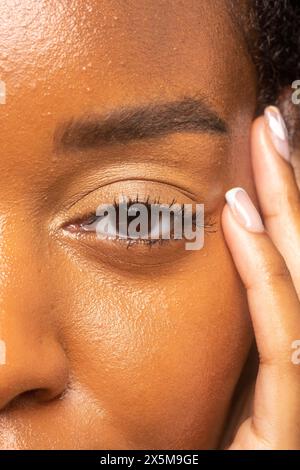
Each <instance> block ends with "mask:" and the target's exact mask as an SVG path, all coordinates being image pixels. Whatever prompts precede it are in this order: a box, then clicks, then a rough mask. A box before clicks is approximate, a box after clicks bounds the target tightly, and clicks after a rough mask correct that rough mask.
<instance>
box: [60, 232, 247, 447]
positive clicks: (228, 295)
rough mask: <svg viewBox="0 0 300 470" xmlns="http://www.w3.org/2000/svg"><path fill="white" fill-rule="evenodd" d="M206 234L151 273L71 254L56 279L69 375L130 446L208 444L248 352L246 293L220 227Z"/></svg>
mask: <svg viewBox="0 0 300 470" xmlns="http://www.w3.org/2000/svg"><path fill="white" fill-rule="evenodd" d="M206 238H207V240H206V243H205V247H204V248H203V249H202V250H201V251H199V252H197V253H193V254H192V255H191V256H187V257H186V260H184V261H183V262H182V263H178V264H176V263H174V264H173V265H171V264H170V265H169V266H168V268H166V269H165V271H164V272H163V273H162V272H160V273H158V272H156V270H155V269H153V272H151V274H149V276H147V277H146V276H143V275H141V274H139V275H138V274H136V275H134V276H133V275H132V274H131V275H130V276H128V277H126V276H125V275H121V274H120V273H112V272H110V271H109V270H108V269H107V268H105V270H104V269H103V267H101V266H97V269H95V267H91V266H88V265H84V263H82V261H81V262H80V261H79V262H78V260H77V261H75V259H74V260H73V259H72V257H68V259H67V260H66V259H65V260H64V263H68V266H65V267H64V269H63V270H62V271H61V272H63V273H64V277H63V278H62V279H60V280H59V275H58V276H57V275H56V282H57V280H59V285H58V286H57V289H58V292H59V291H60V292H61V291H62V284H63V286H64V300H63V301H64V302H66V304H65V306H61V311H63V312H68V313H65V315H64V316H61V317H60V320H59V321H60V322H61V328H62V331H64V335H65V341H66V343H67V349H68V352H69V360H70V363H71V366H72V368H73V370H74V374H75V376H76V377H77V379H78V380H79V381H81V383H82V384H83V385H84V386H85V387H87V389H88V390H90V392H91V393H92V394H93V395H94V396H95V397H97V399H98V400H99V403H101V406H102V407H103V408H104V409H105V412H106V413H107V414H108V415H109V419H110V420H112V422H113V423H114V425H115V427H116V429H119V431H121V433H122V434H123V435H125V436H126V437H127V439H128V440H130V441H131V442H134V445H135V446H136V447H144V446H146V447H147V446H148V447H149V446H150V447H152V446H153V447H154V448H155V446H156V448H163V447H164V446H165V447H167V448H170V447H172V446H175V444H176V445H178V443H179V445H183V446H191V445H195V446H196V445H199V436H202V439H203V440H205V442H204V441H203V442H202V441H201V438H200V444H201V445H203V446H205V445H207V444H208V445H211V439H212V438H213V437H212V436H213V435H215V434H216V422H217V423H220V426H221V424H222V419H223V418H224V415H225V413H226V408H227V406H228V403H229V400H230V398H231V394H232V392H233V388H234V386H235V384H236V381H237V380H238V376H239V374H240V372H241V367H242V365H243V363H244V360H245V357H246V354H247V351H248V349H249V345H250V336H251V334H250V325H249V320H248V316H247V307H246V301H245V296H244V292H243V290H242V288H241V285H240V283H239V280H238V277H237V274H236V271H235V269H234V266H233V264H232V261H231V258H230V256H229V254H228V251H227V248H226V246H225V244H224V241H223V237H222V235H221V231H220V230H218V233H216V234H210V235H207V237H206ZM54 272H56V273H59V268H58V269H56V270H55V271H54ZM65 273H68V275H67V277H66V276H65ZM174 422H176V429H174ZM204 436H205V437H204ZM157 446H158V447H157Z"/></svg>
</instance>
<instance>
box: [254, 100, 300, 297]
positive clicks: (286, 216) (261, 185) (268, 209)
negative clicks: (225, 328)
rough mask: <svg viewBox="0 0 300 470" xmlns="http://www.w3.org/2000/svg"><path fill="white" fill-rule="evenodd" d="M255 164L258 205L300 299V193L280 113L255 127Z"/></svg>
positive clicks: (267, 114)
mask: <svg viewBox="0 0 300 470" xmlns="http://www.w3.org/2000/svg"><path fill="white" fill-rule="evenodd" d="M251 140H252V163H253V173H254V179H255V183H256V189H257V194H258V198H259V204H260V207H261V211H262V216H263V219H264V224H265V226H266V229H267V230H268V232H269V234H270V236H271V238H272V240H273V242H274V244H275V245H276V247H277V248H278V250H279V251H280V253H281V254H282V256H283V257H284V259H285V262H286V264H287V266H288V268H289V271H290V273H291V276H292V278H293V281H294V285H295V287H296V290H297V291H298V295H299V296H300V192H299V189H298V186H297V183H296V179H295V175H294V171H293V168H292V165H291V164H289V159H290V151H289V145H288V135H287V130H286V127H285V124H284V121H283V118H282V117H281V114H280V111H279V110H278V109H277V108H275V107H274V106H270V107H268V108H266V110H265V116H264V117H260V118H258V119H257V120H256V121H255V123H254V125H253V128H252V139H251Z"/></svg>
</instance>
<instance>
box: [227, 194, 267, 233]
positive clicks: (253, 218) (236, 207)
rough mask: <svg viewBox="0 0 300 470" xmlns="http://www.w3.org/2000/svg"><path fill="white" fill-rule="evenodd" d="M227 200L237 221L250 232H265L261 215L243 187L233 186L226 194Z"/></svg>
mask: <svg viewBox="0 0 300 470" xmlns="http://www.w3.org/2000/svg"><path fill="white" fill-rule="evenodd" d="M225 198H226V201H227V203H228V205H229V207H230V209H231V212H232V213H233V215H234V217H235V219H236V220H237V222H238V223H239V224H240V225H241V226H242V227H244V228H245V229H247V230H248V231H249V232H257V233H258V232H264V230H265V229H264V225H263V223H262V220H261V217H260V215H259V213H258V211H257V209H256V207H255V206H254V204H253V202H252V201H251V199H250V197H249V196H248V194H247V192H246V191H245V190H244V189H243V188H233V189H230V190H229V191H227V193H226V194H225Z"/></svg>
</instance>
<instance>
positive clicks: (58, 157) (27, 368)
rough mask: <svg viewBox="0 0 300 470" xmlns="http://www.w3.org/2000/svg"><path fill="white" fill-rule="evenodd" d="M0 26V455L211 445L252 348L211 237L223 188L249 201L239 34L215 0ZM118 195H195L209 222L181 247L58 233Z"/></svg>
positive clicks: (18, 12) (219, 243)
mask: <svg viewBox="0 0 300 470" xmlns="http://www.w3.org/2000/svg"><path fill="white" fill-rule="evenodd" d="M54 3H55V5H54ZM0 16H1V23H0V64H1V69H0V72H1V76H0V79H1V80H3V81H4V82H5V84H6V94H7V96H6V104H4V105H1V106H0V128H1V135H0V145H1V147H0V148H1V159H0V237H1V243H0V251H1V257H0V264H1V267H0V299H1V308H0V338H1V339H2V341H3V342H4V343H5V346H6V360H5V361H3V362H5V363H4V364H3V365H1V366H0V404H1V407H2V411H1V414H0V429H1V432H0V447H1V448H3V449H5V448H25V449H30V448H34V449H38V448H81V449H83V448H86V449H99V448H104V449H105V448H106V449H112V448H123V449H124V448H136V449H138V448H185V449H187V448H208V447H214V446H216V445H217V442H218V439H219V437H220V433H221V431H222V425H223V423H224V419H225V417H226V413H227V411H228V406H229V403H230V399H231V397H232V393H233V390H234V387H235V385H236V383H237V381H238V378H239V376H240V373H241V370H242V367H243V364H244V362H245V359H246V356H247V353H248V351H249V347H250V343H251V328H250V323H249V319H248V315H247V304H246V300H245V296H244V292H243V289H242V287H241V284H240V281H239V278H238V275H237V272H236V270H235V268H234V265H233V262H232V259H231V257H230V254H229V252H228V250H227V247H226V245H225V242H224V239H223V235H222V230H221V227H220V214H221V211H222V208H223V205H224V193H225V191H226V190H227V189H229V188H230V187H233V186H243V187H245V188H246V189H247V190H248V192H249V193H250V194H251V195H253V192H254V187H253V184H252V178H251V169H250V159H249V129H250V125H251V121H252V118H253V114H254V110H255V105H256V83H255V73H254V69H253V66H252V64H251V59H250V57H249V56H248V54H247V50H246V47H245V45H244V42H243V35H242V33H241V32H240V30H239V27H238V26H237V24H236V23H235V22H234V19H233V17H232V15H231V13H230V11H227V10H226V2H224V1H223V0H216V1H214V2H210V1H201V2H199V1H198V0H189V2H188V5H187V2H182V1H181V0H172V1H171V0H164V1H161V2H159V5H158V4H157V2H153V1H151V0H130V1H126V2H119V1H117V0H103V1H101V2H98V1H96V0H89V1H86V2H82V1H80V0H73V1H72V2H70V1H61V2H50V1H47V0H42V1H39V2H37V1H34V0H23V1H22V2H14V1H13V0H2V2H1V6H0ZM192 100H194V101H192ZM187 102H188V103H189V104H190V107H189V108H188V111H187V109H186V103H187ZM165 104H166V105H165ZM149 106H150V108H149ZM135 108H140V109H142V110H143V112H141V113H140V114H139V119H138V121H135V120H134V115H133V111H134V110H135ZM144 108H145V109H144ZM149 109H150V110H151V111H149ZM209 113H213V114H214V115H215V116H218V117H219V118H220V119H222V120H223V121H224V123H225V124H226V128H227V131H226V132H220V131H218V129H217V128H216V129H214V128H213V127H212V128H208V127H207V126H204V123H205V122H206V121H207V119H206V116H207V117H209V116H210V114H209ZM162 114H163V116H162ZM87 116H88V118H87ZM174 119H176V120H177V119H179V120H180V121H183V122H184V123H185V124H183V126H182V127H183V128H182V131H178V132H174V129H172V122H173V124H174ZM71 120H73V121H71ZM78 120H79V122H77V121H78ZM98 120H99V122H98ZM95 121H97V122H95ZM70 122H71V123H72V125H71V127H70ZM191 123H193V125H192V129H191ZM91 126H93V127H91ZM103 126H106V127H105V128H103ZM136 126H137V127H138V129H140V130H141V132H144V134H147V135H148V138H140V139H137V138H136V135H137V132H135V129H136ZM163 126H164V129H165V131H164V132H162V131H161V129H162V128H163ZM188 127H189V131H188V129H187V128H188ZM103 129H104V131H103ZM101 131H102V136H103V135H104V136H105V137H104V138H102V139H101V138H99V133H101ZM119 195H123V196H124V195H125V196H126V197H127V198H131V199H133V200H134V199H136V198H137V197H138V199H139V201H141V202H143V201H145V200H147V198H149V200H150V201H157V200H158V199H159V200H160V202H161V203H166V204H170V203H172V201H173V200H174V199H175V200H176V202H178V203H181V204H183V203H196V202H198V203H204V205H205V217H206V220H207V222H206V223H207V225H208V226H210V224H211V223H213V230H212V229H211V227H208V228H207V230H206V233H205V240H204V247H203V248H202V249H201V250H196V251H187V250H185V249H184V247H183V244H182V243H181V242H180V241H171V242H170V243H168V242H164V243H162V244H155V245H153V246H152V247H150V246H148V245H143V244H136V245H132V246H130V247H129V248H128V247H127V245H126V244H124V243H122V242H118V241H109V240H99V239H97V237H96V235H95V234H93V233H90V232H89V233H82V232H80V233H79V232H78V230H77V229H76V228H75V229H74V224H73V225H72V223H73V222H74V220H80V221H84V220H88V218H89V215H90V214H91V213H93V212H95V211H96V209H97V207H98V206H99V205H100V204H102V203H113V202H114V200H115V199H118V197H119ZM75 226H76V224H75ZM72 227H73V228H72Z"/></svg>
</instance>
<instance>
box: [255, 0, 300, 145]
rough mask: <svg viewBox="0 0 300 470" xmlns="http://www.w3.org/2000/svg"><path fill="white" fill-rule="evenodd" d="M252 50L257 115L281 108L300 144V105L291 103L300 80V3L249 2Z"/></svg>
mask: <svg viewBox="0 0 300 470" xmlns="http://www.w3.org/2000/svg"><path fill="white" fill-rule="evenodd" d="M247 4H248V5H247V10H246V12H247V13H246V16H247V18H246V20H247V38H248V40H247V42H248V49H249V51H250V54H251V56H252V57H253V60H254V64H255V66H256V69H257V81H258V103H257V114H261V113H262V111H263V109H264V108H265V107H266V106H267V105H270V104H274V105H277V106H279V107H280V108H281V111H282V112H283V114H284V116H285V119H286V121H287V124H288V127H289V130H290V137H291V143H292V144H294V145H295V144H297V147H299V145H300V125H299V122H300V106H295V105H294V104H293V103H292V100H291V94H292V93H293V91H294V90H293V89H292V83H293V82H294V81H295V80H300V0H248V2H247Z"/></svg>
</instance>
